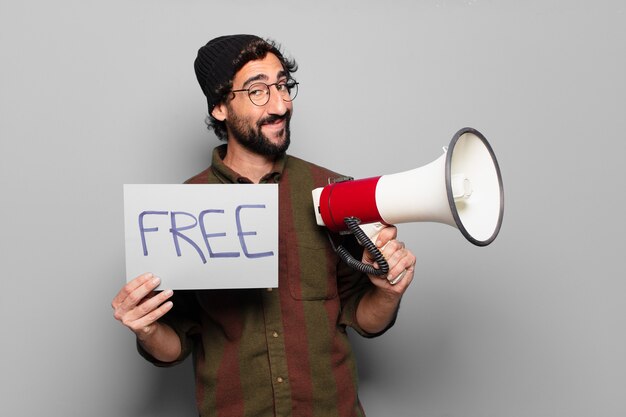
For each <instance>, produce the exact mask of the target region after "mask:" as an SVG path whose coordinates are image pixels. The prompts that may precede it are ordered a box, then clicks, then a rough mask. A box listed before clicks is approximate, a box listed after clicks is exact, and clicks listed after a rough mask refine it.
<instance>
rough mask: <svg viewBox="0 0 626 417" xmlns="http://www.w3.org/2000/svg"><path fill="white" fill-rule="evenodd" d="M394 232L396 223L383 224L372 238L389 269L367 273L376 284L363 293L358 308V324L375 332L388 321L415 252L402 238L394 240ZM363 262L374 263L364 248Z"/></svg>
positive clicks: (408, 279) (411, 270) (408, 280)
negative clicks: (382, 272) (380, 273)
mask: <svg viewBox="0 0 626 417" xmlns="http://www.w3.org/2000/svg"><path fill="white" fill-rule="evenodd" d="M397 234H398V230H397V229H396V227H394V226H389V227H385V228H384V229H382V230H381V231H380V233H379V234H378V236H377V237H376V241H375V242H374V243H375V244H376V247H377V248H378V249H379V250H380V251H381V252H382V254H383V256H384V257H385V259H386V260H387V263H388V264H389V272H388V274H387V276H382V277H380V276H375V275H369V278H370V281H372V283H373V284H374V285H375V286H376V287H375V289H374V290H373V291H370V292H369V293H367V294H366V295H365V296H364V297H363V299H362V300H361V302H360V303H359V306H358V308H357V321H358V322H359V325H360V326H361V327H362V328H363V329H364V330H365V331H368V332H370V333H378V332H380V331H382V330H383V329H384V328H385V327H387V326H388V325H389V323H390V322H391V320H392V319H393V317H394V316H395V313H396V311H397V309H398V305H399V304H400V299H401V298H402V295H403V294H404V292H405V291H406V290H407V288H408V286H409V284H410V283H411V281H412V280H413V274H414V272H415V255H413V253H411V251H409V250H408V249H407V248H406V247H405V246H404V243H403V242H400V241H398V240H396V237H397ZM362 262H363V263H366V264H370V265H374V266H376V264H375V262H374V260H373V258H372V255H371V254H370V253H369V252H368V251H367V250H366V251H364V252H363V260H362Z"/></svg>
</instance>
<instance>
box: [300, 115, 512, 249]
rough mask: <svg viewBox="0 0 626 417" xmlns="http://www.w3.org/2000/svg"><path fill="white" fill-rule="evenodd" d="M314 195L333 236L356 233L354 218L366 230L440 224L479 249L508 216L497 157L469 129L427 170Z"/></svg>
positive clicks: (336, 185) (342, 184)
mask: <svg viewBox="0 0 626 417" xmlns="http://www.w3.org/2000/svg"><path fill="white" fill-rule="evenodd" d="M312 194H313V204H314V209H315V216H316V220H317V224H318V225H320V226H325V227H327V228H328V229H329V230H331V231H334V232H346V231H352V232H354V228H353V227H351V226H350V222H351V220H350V219H352V221H354V220H356V221H357V222H358V223H360V224H361V225H363V224H375V223H381V224H383V225H391V224H399V223H409V222H437V223H443V224H447V225H450V226H453V227H456V228H457V229H459V230H460V231H461V233H462V234H463V236H465V238H466V239H467V240H468V241H470V242H471V243H473V244H475V245H477V246H486V245H489V244H490V243H492V242H493V241H494V239H495V238H496V236H497V235H498V233H499V231H500V227H501V225H502V217H503V214H504V189H503V186H502V176H501V173H500V167H499V166H498V162H497V160H496V156H495V154H494V152H493V150H492V148H491V146H490V145H489V142H487V139H486V138H485V137H484V136H483V135H482V134H481V133H480V132H479V131H477V130H476V129H473V128H469V127H466V128H463V129H461V130H459V131H458V132H457V133H456V134H455V135H454V137H453V138H452V140H451V141H450V144H449V145H448V146H447V147H444V153H443V155H441V156H440V157H439V158H438V159H436V160H434V161H433V162H431V163H429V164H427V165H424V166H422V167H419V168H415V169H412V170H409V171H405V172H400V173H396V174H391V175H382V176H378V177H372V178H365V179H359V180H353V179H349V180H345V181H335V182H332V183H330V184H329V185H327V186H325V187H320V188H316V189H315V190H313V192H312ZM365 230H367V229H365ZM371 230H373V231H372V232H370V233H367V232H366V234H367V235H368V237H369V238H372V237H373V236H370V234H371V233H377V228H374V229H371ZM359 240H361V239H359ZM362 243H363V242H362ZM368 250H369V248H368Z"/></svg>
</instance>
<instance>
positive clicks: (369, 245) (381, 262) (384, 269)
mask: <svg viewBox="0 0 626 417" xmlns="http://www.w3.org/2000/svg"><path fill="white" fill-rule="evenodd" d="M344 222H345V224H346V226H348V230H350V232H352V234H354V236H355V237H356V239H357V240H358V241H359V243H360V244H361V246H363V247H364V248H365V249H366V250H367V251H368V252H369V253H370V254H371V255H372V256H373V257H374V261H375V262H376V263H377V264H378V269H377V268H374V267H373V266H372V265H369V264H366V263H363V262H361V261H359V260H357V259H355V258H354V256H352V254H351V253H350V252H349V251H348V250H347V249H346V248H344V247H343V245H339V246H335V244H334V243H333V241H332V239H330V242H331V244H332V246H333V248H334V249H335V252H337V255H338V256H339V258H340V259H341V260H342V261H344V262H345V263H346V264H348V265H349V266H350V267H352V268H354V269H356V270H357V271H360V272H363V273H365V274H369V275H376V276H380V275H385V274H387V273H388V272H389V264H388V263H387V261H386V260H385V257H384V256H383V254H382V253H381V252H380V250H378V248H377V247H376V245H375V244H374V242H372V240H371V239H370V238H369V237H368V236H367V235H366V234H365V232H364V231H363V230H362V229H361V228H360V227H359V223H361V221H360V220H359V219H358V218H356V217H346V218H345V219H344ZM329 238H330V235H329Z"/></svg>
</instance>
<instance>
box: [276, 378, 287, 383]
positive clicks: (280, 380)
mask: <svg viewBox="0 0 626 417" xmlns="http://www.w3.org/2000/svg"><path fill="white" fill-rule="evenodd" d="M284 381H285V380H284V379H282V378H281V377H278V378H276V382H278V383H279V384H282V383H283V382H284Z"/></svg>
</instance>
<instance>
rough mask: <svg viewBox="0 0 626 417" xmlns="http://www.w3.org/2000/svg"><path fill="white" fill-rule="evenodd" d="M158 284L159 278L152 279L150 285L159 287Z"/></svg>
mask: <svg viewBox="0 0 626 417" xmlns="http://www.w3.org/2000/svg"><path fill="white" fill-rule="evenodd" d="M160 282H161V278H159V277H154V278H152V283H153V284H154V285H159V283H160Z"/></svg>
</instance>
